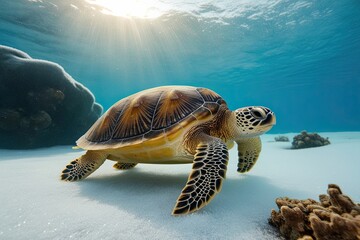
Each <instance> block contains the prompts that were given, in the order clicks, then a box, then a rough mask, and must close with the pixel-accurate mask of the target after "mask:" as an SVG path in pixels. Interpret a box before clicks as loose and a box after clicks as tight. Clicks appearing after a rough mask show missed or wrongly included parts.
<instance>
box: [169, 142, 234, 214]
mask: <svg viewBox="0 0 360 240" xmlns="http://www.w3.org/2000/svg"><path fill="white" fill-rule="evenodd" d="M228 159H229V153H228V150H227V147H226V145H225V143H223V142H222V141H221V140H220V139H218V138H214V137H210V136H208V142H205V143H200V144H198V145H197V148H196V154H195V155H194V163H193V167H192V172H191V173H190V175H189V179H188V181H187V183H186V186H185V187H184V189H183V190H182V192H181V194H180V196H179V198H178V199H177V202H176V206H175V208H174V210H173V215H179V214H187V213H191V212H194V211H196V210H198V209H200V208H202V207H204V206H206V205H207V204H208V203H209V202H210V201H211V200H212V199H213V198H214V196H215V195H216V194H217V193H218V192H220V190H221V186H222V181H223V179H224V178H225V174H226V169H227V163H228Z"/></svg>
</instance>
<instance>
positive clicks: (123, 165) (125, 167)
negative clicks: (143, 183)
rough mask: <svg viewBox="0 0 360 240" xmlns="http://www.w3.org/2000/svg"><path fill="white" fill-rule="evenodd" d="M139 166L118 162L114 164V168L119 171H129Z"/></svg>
mask: <svg viewBox="0 0 360 240" xmlns="http://www.w3.org/2000/svg"><path fill="white" fill-rule="evenodd" d="M136 165H137V163H122V162H117V163H115V164H114V166H113V168H116V169H119V170H128V169H132V168H134V167H135V166H136Z"/></svg>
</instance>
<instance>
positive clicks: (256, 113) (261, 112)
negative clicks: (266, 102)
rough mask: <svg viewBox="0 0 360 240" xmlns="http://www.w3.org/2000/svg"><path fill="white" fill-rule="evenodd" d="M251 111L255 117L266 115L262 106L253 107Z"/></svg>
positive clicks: (260, 117) (262, 117)
mask: <svg viewBox="0 0 360 240" xmlns="http://www.w3.org/2000/svg"><path fill="white" fill-rule="evenodd" d="M250 113H251V115H252V116H253V117H254V118H257V119H264V118H265V117H266V114H265V112H264V110H262V109H261V108H253V109H251V111H250Z"/></svg>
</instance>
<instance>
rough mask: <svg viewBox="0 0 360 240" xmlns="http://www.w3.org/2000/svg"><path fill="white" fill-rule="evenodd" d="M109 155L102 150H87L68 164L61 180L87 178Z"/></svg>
mask: <svg viewBox="0 0 360 240" xmlns="http://www.w3.org/2000/svg"><path fill="white" fill-rule="evenodd" d="M107 156H108V154H107V153H103V152H100V151H87V152H86V153H85V154H84V155H82V156H81V157H79V158H77V159H75V160H74V161H72V162H70V163H69V164H68V165H66V167H65V169H64V170H63V171H62V174H61V180H64V181H77V180H81V179H84V178H86V177H87V176H89V175H90V174H91V173H93V172H94V171H95V170H96V169H98V168H99V167H100V166H101V164H103V163H104V161H105V160H106V157H107Z"/></svg>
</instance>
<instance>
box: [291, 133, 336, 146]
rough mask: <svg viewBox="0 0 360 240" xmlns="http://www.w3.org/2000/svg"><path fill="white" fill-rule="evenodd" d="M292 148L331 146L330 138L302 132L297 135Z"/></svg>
mask: <svg viewBox="0 0 360 240" xmlns="http://www.w3.org/2000/svg"><path fill="white" fill-rule="evenodd" d="M291 144H292V148H294V149H300V148H311V147H320V146H325V145H328V144H330V141H329V138H323V137H321V136H320V135H319V134H317V133H307V132H306V131H302V132H301V134H299V135H296V136H295V137H294V139H293V142H292V143H291Z"/></svg>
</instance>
